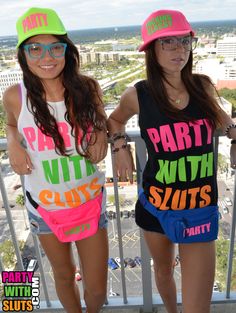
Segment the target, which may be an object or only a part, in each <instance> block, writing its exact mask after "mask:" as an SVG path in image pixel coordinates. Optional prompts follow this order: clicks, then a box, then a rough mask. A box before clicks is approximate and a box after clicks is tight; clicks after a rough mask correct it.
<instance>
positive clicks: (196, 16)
mask: <svg viewBox="0 0 236 313" xmlns="http://www.w3.org/2000/svg"><path fill="white" fill-rule="evenodd" d="M32 6H39V7H48V8H53V9H55V10H56V11H57V13H58V14H59V15H60V17H61V19H62V21H63V23H64V25H65V27H66V29H67V30H80V29H91V28H102V27H119V26H130V25H141V24H142V22H143V21H144V19H145V18H146V17H147V16H148V15H149V14H150V13H151V12H153V11H155V10H158V9H175V10H180V11H182V12H183V13H184V14H185V15H186V17H187V19H188V20H189V21H190V22H198V21H213V20H234V19H236V2H235V0H233V1H232V0H226V1H224V5H223V6H222V1H219V0H209V1H205V0H204V1H203V0H198V1H192V0H189V1H186V0H185V1H182V0H179V1H177V0H172V1H165V4H164V5H163V1H154V0H119V1H118V0H109V1H107V0H100V1H95V0H86V1H85V0H80V1H78V0H67V1H65V0H50V2H49V1H46V0H39V1H32V0H23V1H19V0H8V1H4V3H1V11H0V36H8V35H16V30H15V23H16V20H17V18H18V17H19V16H20V15H21V14H23V13H24V12H25V11H26V10H27V9H28V8H29V7H32ZM76 12H78V13H76Z"/></svg>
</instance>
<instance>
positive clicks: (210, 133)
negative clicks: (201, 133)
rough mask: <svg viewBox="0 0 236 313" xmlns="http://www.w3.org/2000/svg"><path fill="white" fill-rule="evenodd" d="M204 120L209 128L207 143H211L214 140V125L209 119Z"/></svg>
mask: <svg viewBox="0 0 236 313" xmlns="http://www.w3.org/2000/svg"><path fill="white" fill-rule="evenodd" d="M203 122H204V124H205V125H206V128H207V144H210V143H211V141H212V126H211V124H210V123H209V121H208V120H207V119H203Z"/></svg>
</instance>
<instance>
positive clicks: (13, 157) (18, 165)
mask: <svg viewBox="0 0 236 313" xmlns="http://www.w3.org/2000/svg"><path fill="white" fill-rule="evenodd" d="M8 155H9V160H10V165H11V167H12V169H13V171H14V172H15V173H17V174H19V175H29V174H31V172H32V169H33V168H34V166H33V164H32V162H31V159H30V157H29V155H28V153H27V152H26V150H25V149H24V148H23V147H22V146H21V144H20V143H16V142H15V144H14V145H13V144H11V145H8Z"/></svg>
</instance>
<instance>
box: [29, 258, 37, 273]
mask: <svg viewBox="0 0 236 313" xmlns="http://www.w3.org/2000/svg"><path fill="white" fill-rule="evenodd" d="M37 262H38V261H37V260H36V259H31V260H30V261H29V264H28V266H27V271H28V272H33V271H34V270H35V267H36V265H37Z"/></svg>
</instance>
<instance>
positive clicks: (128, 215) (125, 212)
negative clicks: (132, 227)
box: [123, 210, 130, 218]
mask: <svg viewBox="0 0 236 313" xmlns="http://www.w3.org/2000/svg"><path fill="white" fill-rule="evenodd" d="M129 217H130V212H129V211H128V210H124V211H123V218H129Z"/></svg>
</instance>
